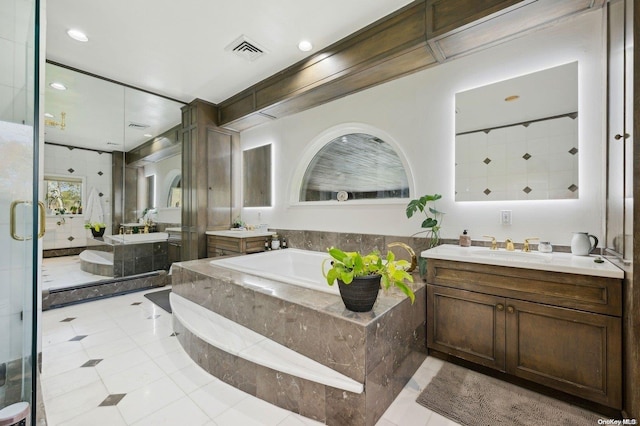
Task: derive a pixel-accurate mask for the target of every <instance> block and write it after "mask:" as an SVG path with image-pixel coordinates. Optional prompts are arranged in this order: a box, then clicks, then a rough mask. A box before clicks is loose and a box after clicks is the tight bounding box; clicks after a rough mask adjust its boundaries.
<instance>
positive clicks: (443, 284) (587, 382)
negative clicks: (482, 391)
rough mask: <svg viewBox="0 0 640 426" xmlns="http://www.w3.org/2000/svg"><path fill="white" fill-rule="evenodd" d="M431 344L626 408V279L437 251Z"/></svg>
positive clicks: (431, 267)
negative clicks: (469, 259)
mask: <svg viewBox="0 0 640 426" xmlns="http://www.w3.org/2000/svg"><path fill="white" fill-rule="evenodd" d="M427 268H428V277H427V280H428V285H427V347H428V348H429V350H435V351H439V352H442V353H446V354H448V355H452V356H455V357H459V358H462V359H465V360H467V361H471V362H474V363H477V364H480V365H483V366H486V367H490V368H493V369H496V370H499V371H502V372H505V373H508V374H512V375H514V376H517V377H520V378H523V379H527V380H530V381H532V382H536V383H539V384H542V385H545V386H548V387H551V388H554V389H557V390H560V391H563V392H566V393H569V394H572V395H576V396H579V397H581V398H584V399H588V400H590V401H594V402H597V403H600V404H603V405H606V406H608V407H612V408H616V409H619V408H621V403H622V395H621V389H622V384H621V381H622V372H621V362H622V355H621V348H622V340H621V334H622V331H621V318H620V316H621V280H619V279H614V278H603V277H592V276H584V275H574V274H564V273H558V272H547V271H533V270H527V269H519V268H508V267H501V266H491V265H482V264H472V263H466V262H453V261H444V260H437V259H429V260H428V262H427Z"/></svg>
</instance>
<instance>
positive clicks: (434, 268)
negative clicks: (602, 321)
mask: <svg viewBox="0 0 640 426" xmlns="http://www.w3.org/2000/svg"><path fill="white" fill-rule="evenodd" d="M427 265H428V271H427V281H428V282H429V283H430V284H437V285H441V286H445V287H452V288H459V289H464V290H470V291H474V292H479V293H486V294H492V295H496V296H503V297H509V298H513V299H520V300H525V301H530V302H538V303H544V304H547V305H553V306H561V307H566V308H573V309H579V310H584V311H588V312H595V313H600V314H606V315H614V316H621V315H622V302H621V299H622V282H621V280H619V279H616V278H605V277H594V276H587V275H577V274H565V273H560V272H549V271H538V270H531V269H522V268H509V267H504V266H493V265H483V264H475V263H467V262H454V261H447V260H439V259H429V261H428V262H427Z"/></svg>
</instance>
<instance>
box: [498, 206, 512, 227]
mask: <svg viewBox="0 0 640 426" xmlns="http://www.w3.org/2000/svg"><path fill="white" fill-rule="evenodd" d="M511 223H512V222H511V210H500V224H501V225H511Z"/></svg>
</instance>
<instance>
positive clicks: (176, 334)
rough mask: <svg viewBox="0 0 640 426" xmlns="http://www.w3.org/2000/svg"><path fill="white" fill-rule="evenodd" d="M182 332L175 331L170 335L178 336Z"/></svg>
mask: <svg viewBox="0 0 640 426" xmlns="http://www.w3.org/2000/svg"><path fill="white" fill-rule="evenodd" d="M179 334H180V333H176V332H175V331H174V332H173V333H171V334H170V335H169V337H178V335H179Z"/></svg>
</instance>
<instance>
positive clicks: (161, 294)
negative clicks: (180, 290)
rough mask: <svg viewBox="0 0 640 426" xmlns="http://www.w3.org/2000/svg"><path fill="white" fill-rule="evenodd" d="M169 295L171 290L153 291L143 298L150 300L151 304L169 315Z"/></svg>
mask: <svg viewBox="0 0 640 426" xmlns="http://www.w3.org/2000/svg"><path fill="white" fill-rule="evenodd" d="M169 293H171V289H169V290H162V291H155V292H153V293H147V294H145V295H144V297H146V298H147V299H149V300H151V301H152V302H153V303H155V304H156V305H158V306H160V307H161V308H162V309H164V310H165V311H167V312H169V313H171V303H169Z"/></svg>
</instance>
